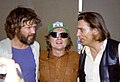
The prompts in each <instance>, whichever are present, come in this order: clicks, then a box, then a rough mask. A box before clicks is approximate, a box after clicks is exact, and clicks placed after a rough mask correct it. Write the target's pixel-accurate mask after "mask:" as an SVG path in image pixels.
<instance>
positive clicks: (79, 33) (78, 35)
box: [76, 29, 81, 37]
mask: <svg viewBox="0 0 120 82" xmlns="http://www.w3.org/2000/svg"><path fill="white" fill-rule="evenodd" d="M80 35H81V31H80V30H79V29H78V30H77V34H76V36H77V37H80Z"/></svg>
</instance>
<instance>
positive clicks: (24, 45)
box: [12, 38, 28, 49]
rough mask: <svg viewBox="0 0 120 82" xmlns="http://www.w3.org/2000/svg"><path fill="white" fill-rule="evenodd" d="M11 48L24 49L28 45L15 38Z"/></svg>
mask: <svg viewBox="0 0 120 82" xmlns="http://www.w3.org/2000/svg"><path fill="white" fill-rule="evenodd" d="M12 47H14V48H17V49H25V48H27V47H28V45H26V44H23V43H21V42H20V41H19V40H18V39H17V38H13V39H12Z"/></svg>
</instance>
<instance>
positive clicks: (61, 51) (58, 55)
mask: <svg viewBox="0 0 120 82" xmlns="http://www.w3.org/2000/svg"><path fill="white" fill-rule="evenodd" d="M65 53H66V51H65V50H54V49H52V54H53V55H54V56H57V57H61V56H63V55H64V54H65Z"/></svg>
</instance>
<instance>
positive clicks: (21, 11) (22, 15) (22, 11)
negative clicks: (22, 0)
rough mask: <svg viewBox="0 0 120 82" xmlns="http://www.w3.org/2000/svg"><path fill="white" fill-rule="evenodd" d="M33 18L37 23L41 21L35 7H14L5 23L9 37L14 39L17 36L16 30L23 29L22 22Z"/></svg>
mask: <svg viewBox="0 0 120 82" xmlns="http://www.w3.org/2000/svg"><path fill="white" fill-rule="evenodd" d="M23 19H24V20H23ZM31 20H33V22H34V23H35V24H40V23H41V20H40V19H39V17H38V16H37V14H36V13H35V11H34V10H33V9H31V8H25V7H17V8H15V9H13V10H12V11H11V12H10V13H9V15H8V16H7V18H6V22H5V24H4V25H5V31H6V34H7V37H8V38H9V39H11V40H12V39H13V38H14V36H15V30H16V29H21V23H22V22H23V23H24V22H27V21H31Z"/></svg>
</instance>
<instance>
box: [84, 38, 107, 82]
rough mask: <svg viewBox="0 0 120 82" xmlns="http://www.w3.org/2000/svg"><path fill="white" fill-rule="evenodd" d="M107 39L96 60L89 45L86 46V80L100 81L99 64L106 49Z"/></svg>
mask: <svg viewBox="0 0 120 82" xmlns="http://www.w3.org/2000/svg"><path fill="white" fill-rule="evenodd" d="M106 43H107V40H105V41H104V42H103V45H101V50H100V51H99V52H98V54H97V56H96V58H95V60H93V58H92V55H91V51H90V48H89V47H87V46H86V47H85V51H86V54H87V55H86V61H85V74H86V82H100V76H99V64H100V60H101V57H102V54H103V51H104V50H105V47H106Z"/></svg>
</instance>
